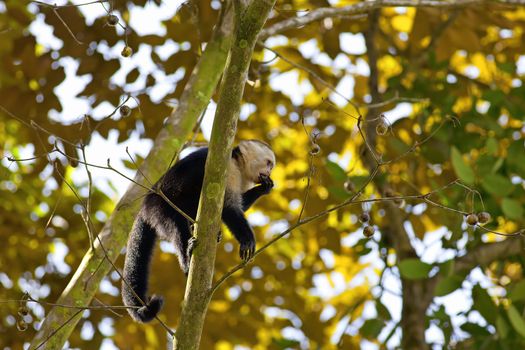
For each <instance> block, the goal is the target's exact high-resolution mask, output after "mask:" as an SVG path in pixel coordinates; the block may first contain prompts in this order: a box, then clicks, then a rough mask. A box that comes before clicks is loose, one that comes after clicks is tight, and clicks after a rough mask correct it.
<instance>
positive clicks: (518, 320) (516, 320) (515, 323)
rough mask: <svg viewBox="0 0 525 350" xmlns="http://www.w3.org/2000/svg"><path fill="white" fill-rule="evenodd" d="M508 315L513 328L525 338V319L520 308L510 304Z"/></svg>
mask: <svg viewBox="0 0 525 350" xmlns="http://www.w3.org/2000/svg"><path fill="white" fill-rule="evenodd" d="M507 315H508V316H509V320H510V324H511V325H512V328H514V330H515V331H516V332H517V333H518V334H519V335H520V336H521V337H522V338H525V321H524V320H523V318H522V317H521V315H520V313H519V312H518V310H516V307H515V306H514V305H510V306H509V308H508V309H507Z"/></svg>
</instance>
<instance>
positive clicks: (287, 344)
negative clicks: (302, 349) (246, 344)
mask: <svg viewBox="0 0 525 350" xmlns="http://www.w3.org/2000/svg"><path fill="white" fill-rule="evenodd" d="M272 343H273V344H274V345H276V346H277V347H278V348H279V349H289V348H295V347H296V346H297V345H299V344H300V343H299V342H298V341H297V340H294V339H288V338H280V339H277V338H272Z"/></svg>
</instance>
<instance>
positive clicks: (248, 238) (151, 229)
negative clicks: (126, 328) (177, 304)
mask: <svg viewBox="0 0 525 350" xmlns="http://www.w3.org/2000/svg"><path fill="white" fill-rule="evenodd" d="M207 154H208V148H202V149H199V150H197V151H195V152H193V153H191V154H189V155H188V156H187V157H185V158H183V159H182V160H180V161H178V162H177V163H176V164H175V165H174V166H173V167H171V168H170V169H169V170H168V171H167V172H166V174H164V176H163V177H162V178H161V179H160V180H159V181H158V182H157V183H156V184H155V185H154V188H156V189H160V190H161V191H162V193H164V195H166V196H167V197H168V198H169V200H170V201H171V202H172V203H173V204H175V205H176V206H177V207H178V208H180V209H181V210H182V211H183V212H184V213H186V214H187V215H188V216H190V217H191V218H192V219H195V217H196V215H197V209H198V205H199V197H200V192H201V188H202V182H203V178H204V165H205V163H206V156H207ZM232 158H233V159H234V161H236V162H237V161H240V160H241V158H242V152H241V150H240V149H239V146H237V147H235V148H234V150H233V152H232ZM235 164H240V163H235ZM237 166H238V165H237ZM238 167H239V166H238ZM259 182H260V184H259V185H258V186H255V187H253V188H251V189H249V190H247V191H246V192H244V193H239V194H236V192H235V189H231V188H228V184H227V186H226V193H225V199H224V208H223V211H222V220H223V222H224V223H225V224H226V225H227V226H228V228H229V229H230V231H231V232H232V233H233V235H234V236H235V238H236V239H237V240H238V241H239V243H240V250H239V253H240V256H241V258H242V259H244V260H248V259H250V258H251V257H252V256H253V253H254V252H255V238H254V235H253V231H252V229H251V227H250V225H249V224H248V222H247V221H246V218H245V216H244V211H246V210H247V209H248V208H249V207H250V206H251V205H252V204H253V203H254V202H255V201H256V200H257V199H258V198H259V197H260V196H262V195H265V194H267V193H269V192H270V190H271V189H272V187H273V182H272V180H271V178H270V177H269V176H263V175H261V176H259ZM239 195H241V196H242V198H236V197H239ZM157 236H158V237H160V238H162V239H166V240H169V241H171V242H173V243H174V244H175V250H176V254H177V256H178V258H179V263H180V266H181V269H182V271H183V272H184V273H185V274H187V273H188V269H189V262H190V258H191V244H192V242H193V238H192V234H191V229H190V222H189V221H188V220H187V219H186V218H184V216H183V215H182V214H180V213H179V212H178V211H177V210H175V209H174V208H173V207H172V206H171V205H170V204H169V203H167V202H166V201H165V200H164V199H163V198H162V197H160V196H159V195H158V194H156V193H154V192H150V193H148V194H147V195H146V197H145V198H144V202H143V203H142V207H141V209H140V211H139V213H138V215H137V218H136V220H135V223H134V225H133V228H132V230H131V233H130V236H129V241H128V246H127V252H126V259H125V263H124V279H125V281H126V282H127V283H126V282H123V283H122V299H123V301H124V304H125V305H126V306H135V307H137V308H129V309H128V311H129V313H130V315H131V316H132V317H133V319H134V320H136V321H137V322H142V323H144V322H149V321H151V320H152V319H153V318H155V316H156V315H157V313H158V312H159V311H160V309H161V308H162V304H163V299H162V297H160V296H155V295H153V296H151V297H150V298H148V297H147V289H148V274H149V265H150V261H151V257H152V255H153V250H154V246H155V241H156V237H157ZM133 291H134V293H133ZM137 296H138V297H139V298H140V299H142V300H143V301H144V302H145V303H146V304H147V305H146V306H143V304H142V303H141V302H140V300H139V299H138V298H137Z"/></svg>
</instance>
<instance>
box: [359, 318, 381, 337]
mask: <svg viewBox="0 0 525 350" xmlns="http://www.w3.org/2000/svg"><path fill="white" fill-rule="evenodd" d="M384 326H385V322H384V321H382V320H379V319H377V318H373V319H370V320H366V321H365V323H363V326H362V327H361V334H362V335H363V337H365V338H368V339H375V338H377V336H378V335H379V333H381V330H382V329H383V327H384Z"/></svg>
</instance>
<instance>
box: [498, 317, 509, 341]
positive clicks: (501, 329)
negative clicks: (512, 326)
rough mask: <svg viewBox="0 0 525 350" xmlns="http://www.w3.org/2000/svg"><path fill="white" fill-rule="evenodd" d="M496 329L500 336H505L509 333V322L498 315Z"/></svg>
mask: <svg viewBox="0 0 525 350" xmlns="http://www.w3.org/2000/svg"><path fill="white" fill-rule="evenodd" d="M496 330H497V332H498V335H499V337H500V338H503V339H505V338H507V335H508V334H509V324H508V322H507V320H505V318H504V317H503V316H502V315H498V318H497V319H496Z"/></svg>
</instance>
